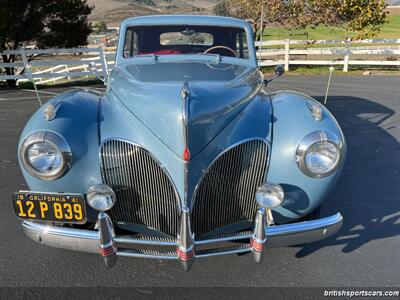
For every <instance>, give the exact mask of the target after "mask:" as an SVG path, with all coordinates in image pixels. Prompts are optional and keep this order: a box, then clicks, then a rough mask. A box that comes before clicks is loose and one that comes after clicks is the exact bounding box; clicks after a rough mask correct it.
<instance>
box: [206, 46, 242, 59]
mask: <svg viewBox="0 0 400 300" xmlns="http://www.w3.org/2000/svg"><path fill="white" fill-rule="evenodd" d="M216 49H224V50H227V51H228V52H230V53H232V54H233V57H237V55H236V52H235V50H233V49H232V48H229V47H228V46H213V47H211V48H208V49H207V50H206V51H204V52H203V54H207V53H210V52H211V51H214V50H216Z"/></svg>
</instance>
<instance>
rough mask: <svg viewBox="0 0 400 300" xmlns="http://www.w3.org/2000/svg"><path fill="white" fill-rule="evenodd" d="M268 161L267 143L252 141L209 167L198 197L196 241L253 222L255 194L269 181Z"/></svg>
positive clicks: (194, 214) (194, 224) (194, 226)
mask: <svg viewBox="0 0 400 300" xmlns="http://www.w3.org/2000/svg"><path fill="white" fill-rule="evenodd" d="M267 158H268V146H267V144H266V142H265V141H263V140H250V141H246V142H243V143H241V144H239V145H237V146H235V147H233V148H231V149H228V150H227V151H225V152H224V153H223V154H222V155H220V157H219V158H218V159H217V160H216V161H215V162H214V163H213V164H212V165H211V166H210V167H209V169H208V170H207V171H206V173H205V174H204V175H203V178H202V180H201V182H200V184H199V185H198V187H197V189H196V192H195V195H194V204H193V209H192V229H193V232H194V234H195V236H196V239H197V238H201V237H202V236H203V235H204V234H207V233H210V232H212V231H213V230H215V229H217V228H220V227H223V226H226V225H230V224H236V223H240V222H243V221H252V220H253V218H254V214H255V213H256V211H257V203H256V201H255V193H256V190H257V188H258V187H259V186H260V185H261V184H262V183H263V182H264V180H265V176H266V168H267Z"/></svg>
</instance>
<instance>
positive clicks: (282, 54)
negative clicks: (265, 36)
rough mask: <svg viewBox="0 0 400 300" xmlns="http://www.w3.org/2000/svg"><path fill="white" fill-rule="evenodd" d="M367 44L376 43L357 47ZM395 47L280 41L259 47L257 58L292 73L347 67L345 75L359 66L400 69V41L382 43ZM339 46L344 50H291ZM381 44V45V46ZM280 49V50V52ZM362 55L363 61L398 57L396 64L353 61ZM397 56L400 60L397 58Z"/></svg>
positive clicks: (391, 62)
mask: <svg viewBox="0 0 400 300" xmlns="http://www.w3.org/2000/svg"><path fill="white" fill-rule="evenodd" d="M363 43H374V44H375V43H376V42H375V41H374V40H364V41H357V42H356V44H363ZM384 43H388V44H394V45H395V46H393V45H390V46H388V45H383V46H382V45H379V46H375V45H374V46H352V45H351V44H350V43H345V42H342V41H326V40H321V41H307V40H298V41H296V40H279V41H265V42H262V44H261V43H260V42H257V43H256V46H258V49H259V50H258V52H257V55H258V57H259V58H261V59H260V60H261V63H260V66H274V65H278V64H282V65H284V66H285V70H286V71H288V70H289V67H290V65H328V66H334V65H343V72H347V71H348V69H349V66H350V65H358V66H397V67H400V39H388V40H384V41H382V44H384ZM316 44H317V45H319V44H321V45H322V44H324V45H327V44H328V45H337V44H344V46H342V47H329V48H328V47H325V48H315V47H312V48H307V49H300V48H291V46H293V45H316ZM378 44H379V43H378ZM276 46H278V47H279V48H278V49H277V47H276ZM300 55H303V56H307V57H309V56H327V58H329V56H331V57H332V56H341V57H340V58H335V59H332V58H331V59H323V60H322V59H299V58H298V57H299V56H300ZM354 55H362V56H363V57H368V56H373V55H379V56H390V57H394V59H395V60H383V59H369V58H368V59H365V58H363V59H351V56H354ZM396 56H397V57H396Z"/></svg>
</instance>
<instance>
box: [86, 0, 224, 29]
mask: <svg viewBox="0 0 400 300" xmlns="http://www.w3.org/2000/svg"><path fill="white" fill-rule="evenodd" d="M217 2H218V0H88V3H89V4H90V5H94V7H95V9H94V10H93V12H92V14H91V16H90V19H91V20H92V21H105V22H106V23H108V24H111V25H112V24H117V23H119V22H120V21H121V20H123V19H125V18H127V17H131V16H141V15H149V14H184V13H188V14H210V13H212V9H213V7H214V5H215V4H216V3H217Z"/></svg>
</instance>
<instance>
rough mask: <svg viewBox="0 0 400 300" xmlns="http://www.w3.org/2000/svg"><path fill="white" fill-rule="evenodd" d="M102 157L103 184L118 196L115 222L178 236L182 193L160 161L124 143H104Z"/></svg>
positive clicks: (112, 211)
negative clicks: (180, 195)
mask: <svg viewBox="0 0 400 300" xmlns="http://www.w3.org/2000/svg"><path fill="white" fill-rule="evenodd" d="M100 157H101V163H102V176H103V181H104V183H106V184H107V185H109V186H110V187H111V188H113V190H114V192H115V194H116V197H117V201H116V203H115V205H114V207H113V208H112V209H111V210H110V211H109V215H110V217H111V219H112V220H113V221H115V222H123V223H132V224H139V225H143V226H146V227H149V228H151V229H154V230H157V231H160V232H163V233H166V234H168V235H170V236H173V237H176V234H177V231H178V219H179V211H180V210H179V205H178V203H179V199H178V196H177V195H178V194H177V192H176V190H175V187H174V185H173V183H172V181H171V180H170V178H169V176H168V174H167V173H166V172H165V171H164V169H163V168H162V167H161V166H160V164H159V163H158V161H157V160H156V159H155V158H153V157H152V156H151V154H150V153H149V152H148V151H147V150H145V149H143V148H141V147H140V146H138V145H135V144H132V143H130V142H126V141H121V140H108V141H106V142H104V143H103V145H102V147H101V151H100Z"/></svg>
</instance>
